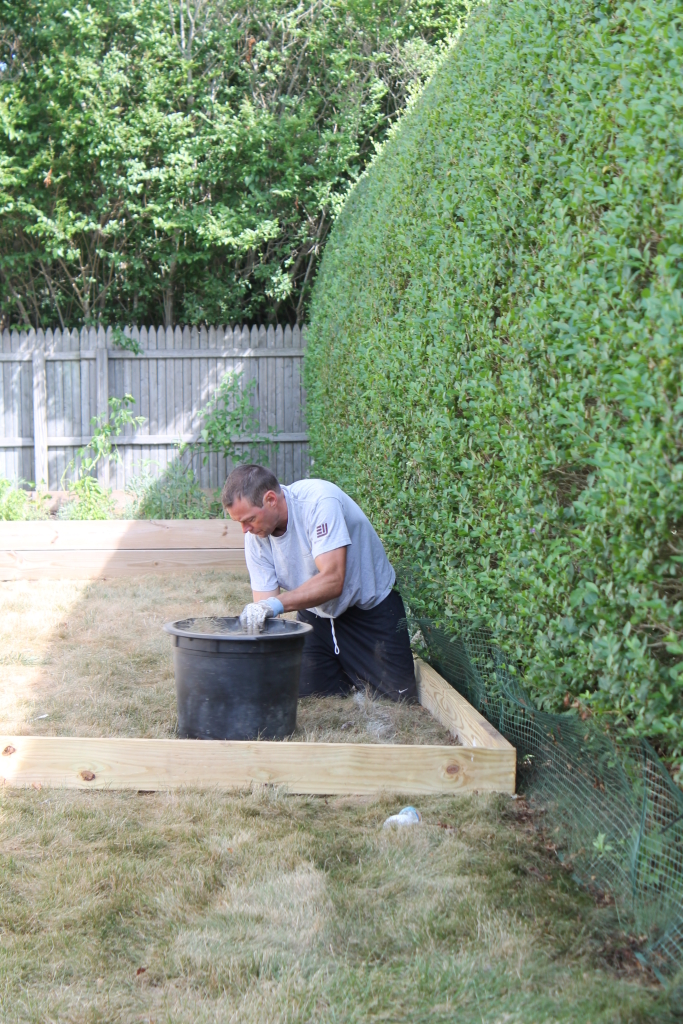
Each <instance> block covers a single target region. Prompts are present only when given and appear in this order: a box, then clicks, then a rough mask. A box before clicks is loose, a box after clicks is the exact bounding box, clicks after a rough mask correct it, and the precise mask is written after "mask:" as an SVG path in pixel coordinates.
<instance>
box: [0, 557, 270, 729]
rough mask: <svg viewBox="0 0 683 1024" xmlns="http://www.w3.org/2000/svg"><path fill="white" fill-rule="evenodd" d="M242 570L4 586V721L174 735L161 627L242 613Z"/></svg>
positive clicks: (0, 617) (245, 592) (0, 720)
mask: <svg viewBox="0 0 683 1024" xmlns="http://www.w3.org/2000/svg"><path fill="white" fill-rule="evenodd" d="M250 596H251V591H250V590H249V584H248V580H247V579H246V578H245V577H244V576H243V575H242V574H237V573H235V574H230V573H223V572H221V573H218V572H203V573H192V574H187V573H185V574H178V575H172V576H141V577H137V578H124V579H114V580H102V581H94V582H89V581H74V580H58V581H56V580H40V581H36V582H27V581H19V582H16V583H3V584H2V585H1V587H0V649H1V650H2V655H1V658H2V663H3V666H4V667H3V677H4V685H3V686H2V688H1V692H0V702H1V703H0V728H2V730H3V731H4V732H6V733H16V734H19V735H20V734H24V735H26V734H28V733H30V734H32V735H50V736H54V735H62V736H74V735H79V736H172V735H174V733H175V730H176V704H175V689H174V680H173V663H172V657H171V643H170V639H169V637H168V636H167V635H166V634H165V633H164V632H163V630H162V628H161V627H162V624H163V623H164V622H166V621H168V620H169V619H178V618H181V617H182V616H186V615H205V614H210V615H215V614H222V615H236V614H239V612H240V611H241V610H242V608H243V606H244V604H245V602H246V601H248V600H249V599H250Z"/></svg>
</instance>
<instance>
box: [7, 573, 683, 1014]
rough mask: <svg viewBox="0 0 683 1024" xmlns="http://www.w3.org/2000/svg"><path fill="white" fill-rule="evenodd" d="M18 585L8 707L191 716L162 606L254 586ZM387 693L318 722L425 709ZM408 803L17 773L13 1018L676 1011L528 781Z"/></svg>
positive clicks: (36, 717) (12, 823)
mask: <svg viewBox="0 0 683 1024" xmlns="http://www.w3.org/2000/svg"><path fill="white" fill-rule="evenodd" d="M0 589H1V600H2V604H1V606H0V612H1V614H0V643H1V645H2V647H1V652H2V654H1V656H2V666H3V667H2V674H3V683H2V688H1V696H2V702H3V703H2V715H3V719H4V721H3V722H2V728H3V730H6V731H8V732H13V731H16V732H23V733H27V732H31V733H43V734H54V733H57V734H62V735H67V734H72V735H73V734H75V733H80V734H89V735H107V734H119V735H148V736H166V735H171V734H172V733H173V730H174V727H175V696H174V687H173V673H172V663H171V654H170V643H169V640H168V638H167V637H166V635H165V634H163V632H162V631H161V628H160V627H161V624H162V622H164V621H165V620H167V619H173V618H179V617H181V616H184V615H198V614H218V613H221V612H222V613H228V614H230V613H235V612H237V611H239V609H240V607H241V606H242V604H243V603H244V602H245V601H246V600H247V599H248V597H249V591H248V586H247V582H246V580H245V579H244V578H243V577H241V576H234V577H229V576H226V575H225V574H218V573H202V574H196V575H194V576H182V577H175V578H169V577H166V578H164V577H158V578H157V577H148V578H141V579H137V580H118V581H107V582H102V583H69V582H62V583H53V582H45V583H11V584H4V585H3V586H2V588H0ZM309 705H310V706H309ZM384 710H385V709H384V706H383V704H381V703H380V704H377V703H376V702H373V701H368V700H367V698H366V697H365V695H362V694H361V695H359V696H358V699H357V700H354V699H353V698H350V699H349V700H332V701H317V702H316V701H307V702H304V704H303V707H302V715H301V729H302V733H303V734H304V735H306V736H307V737H308V738H323V737H324V738H327V737H330V736H332V735H334V734H335V732H336V730H339V731H340V732H341V734H342V735H345V734H346V735H347V736H348V738H354V739H358V738H360V737H361V736H362V737H363V738H364V739H366V740H367V738H369V735H370V733H372V732H373V731H374V732H375V733H376V734H377V738H382V737H381V735H380V734H382V733H384V738H385V739H386V738H387V737H388V733H389V732H391V730H395V735H394V736H393V737H392V741H393V742H396V741H400V739H401V736H402V735H404V731H405V729H407V728H408V727H410V728H411V730H412V729H413V728H414V722H413V719H411V718H410V717H408V718H407V719H405V721H403V720H401V721H391V720H390V719H387V718H386V717H384ZM388 710H393V711H394V712H397V713H398V714H399V716H400V715H401V714H403V713H404V712H405V714H406V715H408V716H410V715H413V711H411V710H410V709H408V708H399V709H395V708H391V709H388ZM419 713H420V714H422V713H423V712H419ZM43 715H44V716H46V717H41V716H43ZM354 716H355V717H354ZM347 721H352V725H351V726H348V727H347V728H346V729H342V726H344V725H345V723H346V722H347ZM430 728H431V726H430ZM412 738H413V739H414V735H413V736H412ZM409 800H410V795H409V794H408V795H406V798H405V802H409ZM401 803H402V800H401V799H399V798H391V799H389V798H378V799H372V800H363V799H351V798H348V799H338V800H332V799H329V800H326V799H322V798H314V797H296V796H287V795H286V794H285V793H283V792H281V791H278V790H274V789H268V788H263V789H259V788H255V789H254V790H253V791H251V792H248V793H243V794H220V793H208V792H177V793H155V794H149V795H139V794H133V793H107V792H98V793H83V792H69V791H62V790H58V789H46V788H44V789H43V790H42V791H40V792H34V791H30V790H29V791H20V790H14V791H13V790H6V791H0V1022H2V1024H52V1022H59V1024H142V1022H147V1024H149V1022H152V1021H154V1022H156V1024H162V1022H163V1024H187V1022H190V1021H191V1022H193V1024H195V1022H196V1024H215V1022H220V1024H224V1022H225V1024H228V1022H233V1021H234V1022H239V1024H272V1022H277V1024H280V1022H282V1024H313V1022H315V1024H317V1022H319V1021H324V1022H325V1024H328V1022H329V1024H342V1022H343V1024H367V1022H370V1024H374V1022H380V1021H410V1022H411V1024H426V1022H430V1024H433V1022H436V1024H451V1022H452V1021H454V1020H457V1021H458V1024H584V1022H590V1024H645V1022H647V1021H651V1020H652V1021H654V1020H658V1021H664V1020H666V1019H673V1017H671V1018H670V1014H671V1013H672V1012H673V1010H675V1006H674V1004H673V1002H671V1001H670V1000H668V998H667V997H665V996H663V995H662V994H661V992H660V991H659V990H658V989H657V988H656V987H654V986H653V985H652V983H651V979H648V977H647V975H645V974H644V973H643V972H641V971H640V968H639V967H638V964H637V962H636V961H635V960H634V959H633V957H632V955H631V959H630V961H628V963H629V965H630V967H629V971H628V972H627V973H626V974H624V973H623V970H621V973H619V974H617V973H616V972H615V970H614V969H613V968H612V966H611V963H612V962H615V961H618V962H619V963H620V964H623V963H624V959H623V957H622V956H621V952H622V947H623V948H624V949H627V948H628V944H627V943H626V939H625V937H621V933H620V926H619V922H618V921H617V920H616V919H615V918H614V917H613V913H614V912H613V909H611V908H609V907H601V908H599V909H596V908H595V907H594V906H593V903H592V901H591V900H590V898H589V897H588V896H587V895H586V894H584V893H582V892H580V891H579V890H578V889H577V888H576V886H575V885H574V883H573V882H572V880H571V878H570V877H569V876H568V875H567V874H566V873H565V872H564V871H563V870H562V868H561V867H560V866H559V864H558V863H557V860H556V859H555V857H554V856H553V855H552V853H550V852H549V851H548V850H547V849H545V848H544V845H543V843H542V841H541V840H540V839H539V837H538V836H537V834H536V833H535V832H534V831H533V829H532V828H531V827H530V826H529V823H528V820H527V819H526V817H525V816H524V815H521V816H519V815H518V813H517V810H518V808H519V807H520V804H519V803H515V802H513V801H511V800H510V799H509V798H503V797H479V796H471V797H463V798H459V799H454V798H452V797H424V798H422V799H420V800H419V802H418V803H419V808H420V810H421V811H422V814H423V823H422V824H421V825H419V826H416V827H414V828H411V829H407V830H403V831H396V832H395V831H388V830H384V829H383V828H382V823H383V821H384V819H385V818H386V817H387V816H388V815H389V814H391V813H394V812H395V811H397V810H398V809H399V808H400V806H401ZM606 936H609V942H606V938H605V937H606ZM615 950H616V952H617V953H619V956H618V957H616V956H614V957H613V956H612V953H613V951H615ZM672 1007H673V1009H672Z"/></svg>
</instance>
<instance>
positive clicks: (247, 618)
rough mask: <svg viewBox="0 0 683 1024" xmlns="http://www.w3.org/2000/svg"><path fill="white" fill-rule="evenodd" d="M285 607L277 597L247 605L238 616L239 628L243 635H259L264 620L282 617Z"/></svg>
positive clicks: (264, 622)
mask: <svg viewBox="0 0 683 1024" xmlns="http://www.w3.org/2000/svg"><path fill="white" fill-rule="evenodd" d="M284 610H285V606H284V605H283V603H282V601H280V600H278V598H277V597H267V598H266V599H265V601H257V602H256V603H254V604H248V605H247V606H246V608H244V609H243V611H242V614H241V615H240V626H241V627H242V629H243V630H244V632H245V633H260V632H261V631H262V630H263V627H264V626H265V624H266V619H270V618H273V617H274V616H277V615H282V613H283V611H284Z"/></svg>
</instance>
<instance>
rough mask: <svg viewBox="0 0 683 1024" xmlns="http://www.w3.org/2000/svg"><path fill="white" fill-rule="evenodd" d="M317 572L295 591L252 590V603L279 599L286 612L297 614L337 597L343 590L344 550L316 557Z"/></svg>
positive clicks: (340, 549)
mask: <svg viewBox="0 0 683 1024" xmlns="http://www.w3.org/2000/svg"><path fill="white" fill-rule="evenodd" d="M315 565H316V569H317V570H318V572H317V573H316V575H315V576H312V577H311V578H310V580H306V582H305V583H302V584H301V586H300V587H297V588H296V590H289V591H285V592H284V593H281V592H280V588H279V587H278V588H277V590H267V591H261V590H254V591H253V594H254V601H264V600H265V599H266V598H267V597H279V598H280V601H282V604H283V605H284V609H285V611H286V612H298V611H301V609H302V608H315V607H317V606H318V605H321V604H325V602H326V601H332V600H334V598H335V597H339V595H340V594H341V592H342V590H343V589H344V579H345V578H346V548H345V547H344V548H335V549H334V551H326V552H325V553H324V554H323V555H318V557H317V558H316V560H315Z"/></svg>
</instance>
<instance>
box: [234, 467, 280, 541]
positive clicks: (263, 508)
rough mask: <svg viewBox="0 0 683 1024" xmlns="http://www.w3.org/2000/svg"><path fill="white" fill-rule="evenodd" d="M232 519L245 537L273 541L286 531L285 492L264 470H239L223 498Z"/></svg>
mask: <svg viewBox="0 0 683 1024" xmlns="http://www.w3.org/2000/svg"><path fill="white" fill-rule="evenodd" d="M221 500H222V502H223V508H224V509H226V510H227V511H228V513H229V515H230V518H231V519H233V520H234V521H235V522H237V523H241V524H242V532H243V533H255V534H256V536H257V537H270V535H271V534H273V533H275V534H280V533H284V531H285V529H286V528H287V502H286V501H285V496H284V494H283V493H282V488H281V487H280V484H279V483H278V481H277V477H275V476H274V475H273V474H272V473H271V471H270V470H269V469H266V468H265V467H264V466H238V467H237V469H233V471H232V473H231V474H230V476H229V477H228V479H227V480H226V481H225V484H224V486H223V492H222V494H221Z"/></svg>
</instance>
